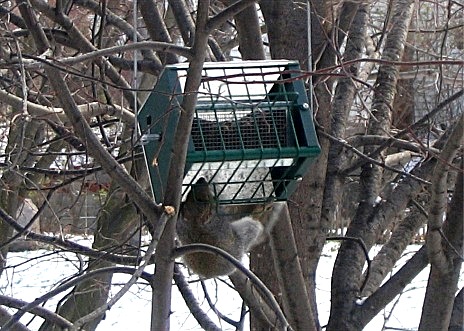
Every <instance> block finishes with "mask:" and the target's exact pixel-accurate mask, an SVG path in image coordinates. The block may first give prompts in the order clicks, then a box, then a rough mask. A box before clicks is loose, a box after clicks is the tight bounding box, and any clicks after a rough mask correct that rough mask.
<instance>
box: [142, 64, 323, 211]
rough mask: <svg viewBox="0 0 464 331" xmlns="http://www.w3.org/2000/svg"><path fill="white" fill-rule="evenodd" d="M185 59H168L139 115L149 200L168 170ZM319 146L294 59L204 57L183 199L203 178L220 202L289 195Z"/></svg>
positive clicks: (159, 192)
mask: <svg viewBox="0 0 464 331" xmlns="http://www.w3.org/2000/svg"><path fill="white" fill-rule="evenodd" d="M187 69H188V65H187V64H177V65H168V66H166V68H165V69H164V71H163V73H162V74H161V76H160V77H159V80H158V82H157V84H156V86H155V88H154V89H153V91H152V92H151V94H150V96H149V97H148V99H147V101H146V103H145V104H144V106H143V107H142V109H141V111H140V112H139V114H138V122H139V127H140V130H141V134H142V138H141V140H142V145H143V148H144V154H145V157H146V161H147V164H148V168H149V173H150V178H151V184H152V189H153V193H154V196H155V200H156V201H157V202H158V203H161V202H162V201H163V198H164V194H165V192H166V190H167V189H168V183H167V176H168V171H169V167H170V161H171V155H172V153H175V152H176V151H175V150H173V146H174V142H175V139H176V137H175V131H176V126H177V122H178V118H179V114H180V112H181V111H182V110H181V107H180V106H181V104H182V99H183V88H184V85H185V80H186V75H187ZM319 153H320V147H319V143H318V140H317V137H316V133H315V129H314V123H313V113H312V109H311V107H310V103H309V101H308V98H307V94H306V89H305V84H304V81H303V80H302V79H301V70H300V67H299V64H298V62H296V61H283V60H274V61H243V62H225V63H224V62H214V63H205V65H204V67H203V72H202V83H201V86H200V88H199V91H198V101H197V105H196V109H195V115H194V119H193V123H192V131H191V135H190V141H189V146H188V153H187V159H186V166H185V172H184V175H185V176H184V180H183V198H184V199H185V196H186V194H187V192H188V191H189V189H190V187H191V186H192V185H193V184H194V183H195V182H196V181H197V180H198V179H199V178H201V177H204V178H205V179H206V180H207V181H208V182H209V183H210V185H211V188H212V191H213V194H214V196H215V200H216V201H217V203H218V204H250V203H266V202H269V201H276V200H280V201H282V200H287V198H288V197H289V196H290V194H291V193H292V192H293V191H294V190H295V188H296V185H297V183H298V181H299V180H300V179H301V178H302V176H303V175H304V174H305V173H306V172H307V171H308V169H309V167H310V165H311V163H312V162H313V161H314V159H315V157H316V156H317V155H318V154H319Z"/></svg>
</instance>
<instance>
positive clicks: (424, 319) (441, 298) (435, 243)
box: [419, 115, 464, 331]
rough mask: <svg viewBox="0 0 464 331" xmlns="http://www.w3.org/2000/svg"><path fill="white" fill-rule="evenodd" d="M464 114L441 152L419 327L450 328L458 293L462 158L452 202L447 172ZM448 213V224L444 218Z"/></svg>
mask: <svg viewBox="0 0 464 331" xmlns="http://www.w3.org/2000/svg"><path fill="white" fill-rule="evenodd" d="M463 126H464V116H463V115H461V116H460V117H459V118H458V122H457V124H456V126H455V128H454V130H453V133H452V134H451V136H450V137H449V139H448V142H447V144H446V145H445V147H444V148H443V151H442V153H441V154H440V161H439V163H438V164H437V166H436V168H435V171H434V174H433V179H432V185H433V186H432V198H431V204H430V212H429V214H430V217H429V222H428V228H427V237H426V247H427V252H428V255H429V260H430V264H431V266H430V276H429V281H428V283H427V290H426V292H425V299H424V305H423V308H422V316H421V321H420V324H419V330H420V331H423V330H424V331H425V330H446V329H448V327H449V326H450V320H451V314H452V311H453V305H454V301H455V293H456V290H457V284H458V281H459V276H460V270H461V266H462V256H461V252H462V250H463V240H464V227H463V221H462V220H463V209H462V206H463V204H464V201H463V181H464V178H463V172H464V167H463V165H464V162H463V161H462V159H461V164H460V169H459V170H458V177H457V180H456V184H455V187H454V192H453V197H452V199H451V202H450V203H449V208H448V212H446V206H447V205H448V203H447V201H448V194H447V191H448V187H447V186H448V185H447V177H448V174H447V172H448V171H449V170H448V167H449V165H450V164H451V163H452V162H453V159H454V156H455V155H456V153H457V151H458V150H459V149H460V148H462V143H463V138H464V133H463V132H464V127H463ZM444 215H446V227H444V228H443V230H442V222H443V221H442V220H443V217H444Z"/></svg>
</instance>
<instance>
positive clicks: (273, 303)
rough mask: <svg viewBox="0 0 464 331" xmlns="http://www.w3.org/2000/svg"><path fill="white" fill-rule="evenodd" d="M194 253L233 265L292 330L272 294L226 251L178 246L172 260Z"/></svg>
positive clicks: (191, 245) (204, 246)
mask: <svg viewBox="0 0 464 331" xmlns="http://www.w3.org/2000/svg"><path fill="white" fill-rule="evenodd" d="M196 252H206V253H210V254H215V255H218V256H220V257H222V258H224V259H225V260H227V261H228V262H229V263H231V264H233V266H234V267H235V268H236V269H237V270H239V271H240V272H241V273H243V274H245V275H246V276H247V278H248V279H249V280H250V281H251V283H252V284H253V286H254V287H255V288H256V289H257V290H258V292H259V293H260V294H261V295H262V296H263V298H265V300H266V301H267V303H268V304H269V305H270V306H271V307H272V309H273V310H274V312H275V313H276V315H277V316H278V318H279V322H280V323H281V324H282V325H283V326H284V329H286V330H289V331H290V330H292V328H291V326H290V324H289V323H288V322H287V320H286V318H285V315H284V313H283V312H282V310H281V309H280V307H279V304H278V303H277V301H276V300H275V298H274V295H273V294H272V292H271V291H269V289H268V288H267V287H266V285H264V283H263V282H262V281H261V280H260V279H259V278H258V277H256V275H255V274H253V273H252V272H251V271H250V270H248V269H247V268H245V267H244V266H243V264H242V263H241V262H240V261H238V260H237V259H236V258H234V257H233V256H232V255H230V254H229V253H227V252H226V251H224V250H222V249H220V248H217V247H215V246H211V245H207V244H190V245H185V246H180V247H177V248H176V249H175V250H174V252H173V255H172V258H173V259H175V258H177V257H180V256H182V255H185V254H189V253H196Z"/></svg>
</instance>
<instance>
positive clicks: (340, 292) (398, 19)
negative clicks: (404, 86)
mask: <svg viewBox="0 0 464 331" xmlns="http://www.w3.org/2000/svg"><path fill="white" fill-rule="evenodd" d="M412 8H413V1H411V0H400V1H398V2H396V6H395V14H394V16H393V18H392V28H391V30H390V33H389V35H388V37H387V40H386V45H385V49H384V53H383V59H385V60H394V61H396V60H398V59H401V57H402V54H403V51H404V44H405V42H406V36H407V30H408V27H409V22H410V19H411V15H412ZM397 78H398V68H397V67H396V66H393V65H382V66H381V67H380V68H379V73H378V76H377V81H376V84H375V85H374V86H376V89H375V91H374V100H373V102H372V112H371V113H372V118H371V119H370V120H369V126H368V134H373V135H380V136H383V135H385V134H386V132H388V131H389V130H390V126H391V110H390V109H391V108H390V107H391V105H392V103H393V98H394V95H395V91H396V82H397ZM371 151H373V149H372V148H371V149H369V148H366V149H365V152H366V153H369V152H371ZM378 158H379V159H380V157H378ZM382 171H383V170H382V168H381V167H379V166H374V165H372V164H366V165H364V166H363V168H362V172H361V176H360V180H361V188H360V193H361V197H360V203H359V206H358V209H357V212H356V215H355V216H354V219H353V221H352V222H351V224H350V226H349V228H348V231H347V234H346V235H347V236H349V237H355V238H360V239H362V240H364V241H368V249H369V248H370V245H372V243H373V242H374V241H375V238H374V235H375V233H374V232H372V231H371V230H370V220H369V218H370V217H371V216H372V213H373V211H374V206H375V205H376V199H377V197H378V195H379V193H380V188H381V183H382ZM364 263H365V257H364V255H363V252H362V250H361V248H360V247H359V245H357V244H356V243H354V242H351V241H345V242H343V243H342V245H341V247H340V252H339V254H338V256H337V259H336V262H335V267H334V272H333V276H332V295H331V314H330V319H329V324H328V328H327V330H356V327H355V326H354V325H353V324H352V317H353V313H352V312H353V310H354V309H355V308H356V297H357V295H358V294H359V290H360V284H361V281H362V278H361V277H362V268H363V266H364Z"/></svg>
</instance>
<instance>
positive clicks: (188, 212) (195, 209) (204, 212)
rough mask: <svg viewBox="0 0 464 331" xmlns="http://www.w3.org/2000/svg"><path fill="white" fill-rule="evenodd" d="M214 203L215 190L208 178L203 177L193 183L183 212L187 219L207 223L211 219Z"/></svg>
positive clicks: (182, 209) (183, 206) (183, 205)
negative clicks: (211, 187)
mask: <svg viewBox="0 0 464 331" xmlns="http://www.w3.org/2000/svg"><path fill="white" fill-rule="evenodd" d="M214 205H215V202H214V195H213V192H212V191H211V189H210V187H209V184H208V182H207V181H206V179H205V178H203V177H201V178H200V179H198V181H197V182H196V183H195V184H193V185H192V187H191V189H190V192H189V193H188V195H187V198H186V199H185V202H184V203H183V204H182V208H181V212H182V214H183V216H184V218H185V219H186V220H188V221H192V222H196V223H198V224H205V223H208V221H209V220H210V219H211V216H212V214H213V210H214Z"/></svg>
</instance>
